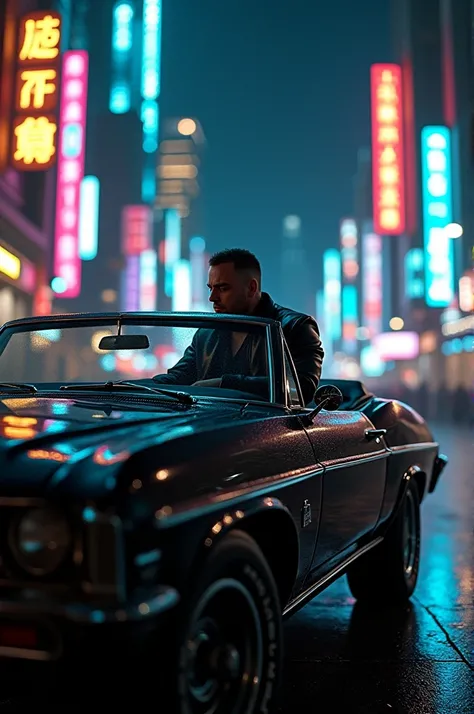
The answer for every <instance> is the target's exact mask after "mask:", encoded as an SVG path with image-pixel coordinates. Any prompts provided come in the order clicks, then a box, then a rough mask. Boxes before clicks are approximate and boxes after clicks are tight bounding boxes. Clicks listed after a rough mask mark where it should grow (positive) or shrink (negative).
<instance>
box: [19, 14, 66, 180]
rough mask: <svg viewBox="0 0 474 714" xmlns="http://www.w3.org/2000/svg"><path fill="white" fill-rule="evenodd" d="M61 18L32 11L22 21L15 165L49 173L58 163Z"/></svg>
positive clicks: (56, 15) (23, 168)
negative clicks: (56, 162)
mask: <svg viewBox="0 0 474 714" xmlns="http://www.w3.org/2000/svg"><path fill="white" fill-rule="evenodd" d="M60 38H61V19H60V15H59V14H58V13H56V12H52V11H42V12H32V13H29V14H28V15H25V16H24V17H23V18H22V19H21V20H20V33H19V38H18V55H17V74H16V91H15V117H14V120H13V127H12V130H13V133H12V156H11V161H12V165H13V166H14V167H15V168H17V169H20V170H23V171H25V170H27V171H45V170H46V169H48V168H49V167H50V166H52V165H53V164H54V162H55V161H56V153H57V141H58V136H57V135H58V125H57V108H58V98H59V97H58V94H59V65H60V55H59V44H60Z"/></svg>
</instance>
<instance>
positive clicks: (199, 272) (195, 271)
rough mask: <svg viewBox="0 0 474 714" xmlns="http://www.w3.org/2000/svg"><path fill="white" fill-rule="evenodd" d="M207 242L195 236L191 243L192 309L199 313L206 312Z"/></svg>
mask: <svg viewBox="0 0 474 714" xmlns="http://www.w3.org/2000/svg"><path fill="white" fill-rule="evenodd" d="M205 250H206V241H205V240H204V238H201V237H200V236H194V237H193V238H191V240H190V241H189V259H190V263H191V294H192V308H193V310H197V311H199V312H201V311H206V310H207V308H206V306H205V304H204V303H205V300H206V298H205V295H204V286H205V284H206V275H205V273H206V265H205V257H204V252H205Z"/></svg>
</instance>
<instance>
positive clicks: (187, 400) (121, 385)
mask: <svg viewBox="0 0 474 714" xmlns="http://www.w3.org/2000/svg"><path fill="white" fill-rule="evenodd" d="M59 389H64V390H67V389H74V390H76V391H81V392H82V391H90V392H94V391H97V392H100V391H103V390H110V391H114V390H115V389H118V390H120V389H123V390H124V391H128V392H139V391H142V392H152V393H153V394H163V395H165V396H166V397H172V398H173V399H176V400H177V401H178V402H180V403H181V404H194V403H195V402H196V399H195V398H194V397H193V396H192V395H191V394H188V392H174V391H173V390H171V389H160V388H158V387H147V386H146V385H145V384H134V383H133V382H126V381H124V382H102V383H100V384H63V385H62V386H61V387H59Z"/></svg>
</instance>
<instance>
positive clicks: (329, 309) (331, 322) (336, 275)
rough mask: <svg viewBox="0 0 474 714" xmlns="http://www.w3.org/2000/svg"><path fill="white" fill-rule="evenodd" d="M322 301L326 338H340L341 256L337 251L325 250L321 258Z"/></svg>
mask: <svg viewBox="0 0 474 714" xmlns="http://www.w3.org/2000/svg"><path fill="white" fill-rule="evenodd" d="M323 270H324V300H325V304H326V311H325V320H324V324H325V328H326V337H327V338H330V339H331V340H339V339H340V338H341V327H342V326H341V255H340V253H339V251H338V250H334V249H331V250H326V251H325V252H324V256H323Z"/></svg>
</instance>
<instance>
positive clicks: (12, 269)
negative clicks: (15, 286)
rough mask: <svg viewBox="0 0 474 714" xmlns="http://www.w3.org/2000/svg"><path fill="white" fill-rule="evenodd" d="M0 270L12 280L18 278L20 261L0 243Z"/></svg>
mask: <svg viewBox="0 0 474 714" xmlns="http://www.w3.org/2000/svg"><path fill="white" fill-rule="evenodd" d="M0 272H1V273H3V274H4V275H6V276H8V277H9V278H11V279H12V280H18V278H19V277H20V272H21V261H20V259H19V258H17V257H16V255H13V253H10V251H9V250H7V249H6V248H2V246H1V245H0Z"/></svg>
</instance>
